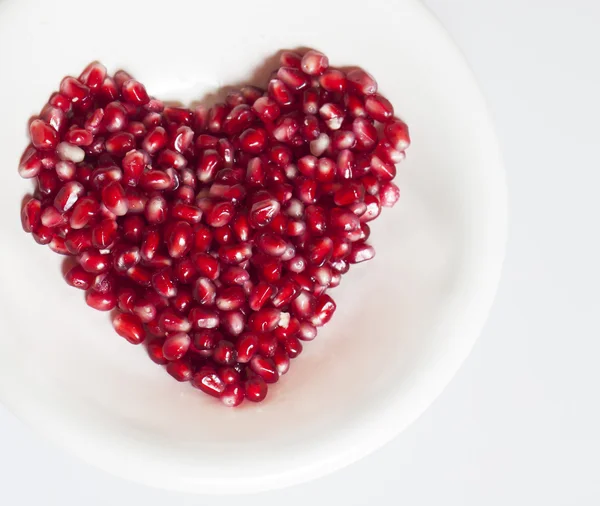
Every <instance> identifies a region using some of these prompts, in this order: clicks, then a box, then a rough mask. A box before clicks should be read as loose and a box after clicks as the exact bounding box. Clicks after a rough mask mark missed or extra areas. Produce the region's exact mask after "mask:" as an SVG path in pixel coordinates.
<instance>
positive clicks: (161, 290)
mask: <svg viewBox="0 0 600 506" xmlns="http://www.w3.org/2000/svg"><path fill="white" fill-rule="evenodd" d="M152 287H153V288H154V290H156V293H158V295H160V296H161V297H167V298H170V297H175V295H177V285H176V283H175V278H174V275H173V271H172V270H171V269H170V268H166V269H161V270H160V271H158V272H155V273H154V275H153V276H152Z"/></svg>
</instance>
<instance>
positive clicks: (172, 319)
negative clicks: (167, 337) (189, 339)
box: [158, 309, 192, 332]
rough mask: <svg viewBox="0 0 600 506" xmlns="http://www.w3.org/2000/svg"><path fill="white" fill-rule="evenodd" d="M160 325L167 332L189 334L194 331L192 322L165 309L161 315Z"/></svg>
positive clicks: (159, 318)
mask: <svg viewBox="0 0 600 506" xmlns="http://www.w3.org/2000/svg"><path fill="white" fill-rule="evenodd" d="M158 324H159V326H160V327H161V329H162V330H163V331H165V332H189V331H190V330H191V329H192V324H191V323H190V321H189V320H188V319H187V318H185V317H183V316H181V315H179V314H178V313H176V312H175V311H173V310H172V309H165V310H164V311H162V312H161V313H160V315H159V316H158Z"/></svg>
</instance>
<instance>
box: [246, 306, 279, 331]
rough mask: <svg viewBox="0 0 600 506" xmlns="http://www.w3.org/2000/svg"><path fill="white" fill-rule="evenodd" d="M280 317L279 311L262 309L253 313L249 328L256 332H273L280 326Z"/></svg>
mask: <svg viewBox="0 0 600 506" xmlns="http://www.w3.org/2000/svg"><path fill="white" fill-rule="evenodd" d="M280 316H281V311H280V310H279V309H271V308H263V309H260V310H259V311H256V312H254V313H252V315H251V316H250V318H249V320H248V327H249V328H250V330H253V331H254V332H271V331H273V330H275V328H277V326H278V325H279V318H280Z"/></svg>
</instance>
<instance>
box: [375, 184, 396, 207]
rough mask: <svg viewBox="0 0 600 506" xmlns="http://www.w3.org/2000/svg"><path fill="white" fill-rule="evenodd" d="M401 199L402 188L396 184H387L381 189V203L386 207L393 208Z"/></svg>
mask: <svg viewBox="0 0 600 506" xmlns="http://www.w3.org/2000/svg"><path fill="white" fill-rule="evenodd" d="M399 199H400V188H398V187H397V186H396V185H395V184H394V183H392V182H387V183H384V184H382V185H381V188H380V189H379V201H380V202H381V205H382V206H384V207H393V206H394V205H395V204H396V202H398V200H399Z"/></svg>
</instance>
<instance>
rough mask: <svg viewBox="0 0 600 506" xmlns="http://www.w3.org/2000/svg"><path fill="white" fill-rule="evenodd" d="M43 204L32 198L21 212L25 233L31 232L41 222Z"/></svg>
mask: <svg viewBox="0 0 600 506" xmlns="http://www.w3.org/2000/svg"><path fill="white" fill-rule="evenodd" d="M41 213H42V204H41V202H40V201H39V200H37V199H34V198H30V199H29V200H27V202H25V204H24V205H23V209H22V210H21V225H22V226H23V230H24V231H25V232H31V231H32V230H33V228H34V227H36V226H37V225H38V223H39V222H40V215H41Z"/></svg>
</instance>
